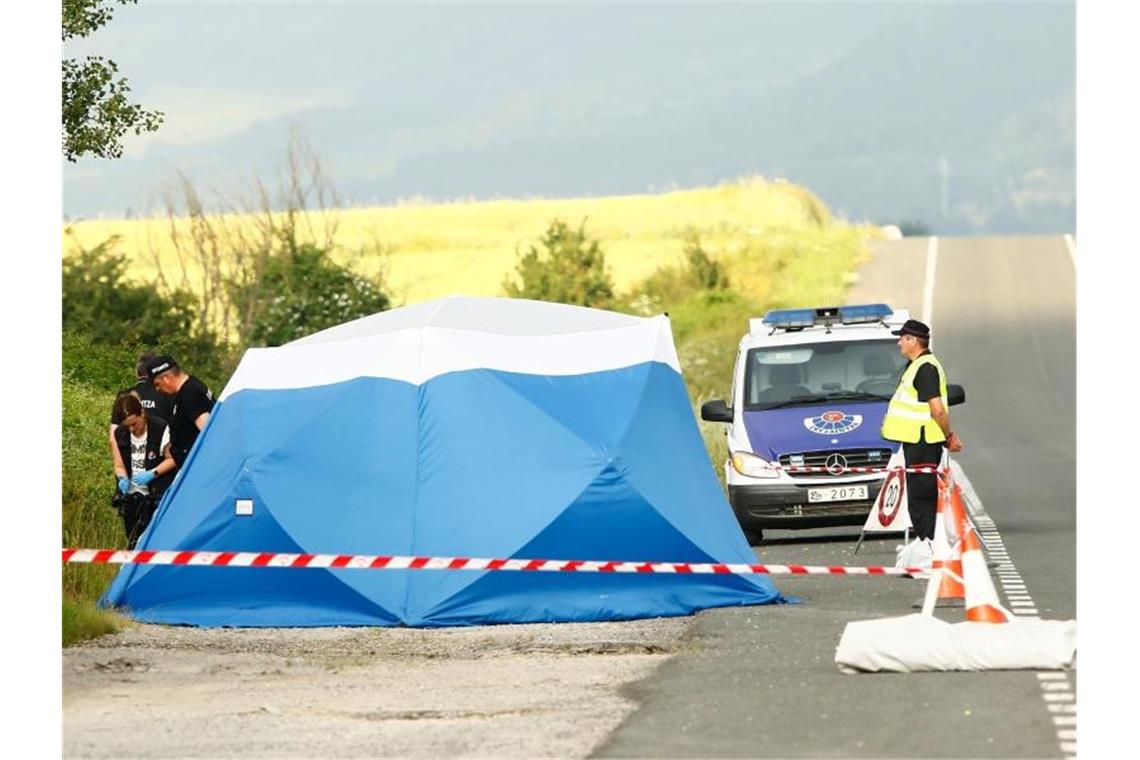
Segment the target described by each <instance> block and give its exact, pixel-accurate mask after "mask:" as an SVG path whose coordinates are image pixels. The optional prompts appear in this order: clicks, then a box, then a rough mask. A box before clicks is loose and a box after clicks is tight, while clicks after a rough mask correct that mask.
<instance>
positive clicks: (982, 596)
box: [962, 522, 1013, 623]
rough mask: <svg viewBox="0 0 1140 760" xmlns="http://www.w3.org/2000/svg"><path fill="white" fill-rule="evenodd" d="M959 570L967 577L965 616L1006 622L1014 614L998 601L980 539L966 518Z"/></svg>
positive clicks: (984, 621)
mask: <svg viewBox="0 0 1140 760" xmlns="http://www.w3.org/2000/svg"><path fill="white" fill-rule="evenodd" d="M962 571H963V576H964V578H965V581H966V620H970V621H973V622H975V623H1008V622H1009V621H1010V620H1011V619H1012V617H1013V616H1012V615H1011V614H1010V613H1009V610H1007V609H1005V608H1004V607H1002V606H1001V602H999V601H998V595H997V589H995V588H994V582H993V579H991V578H990V571H989V569H988V568H987V567H986V556H985V554H984V553H983V552H982V541H981V539H979V538H978V534H977V532H976V531H975V530H974V526H973V525H970V524H969V523H968V522H967V524H966V528H965V531H964V535H963V536H962Z"/></svg>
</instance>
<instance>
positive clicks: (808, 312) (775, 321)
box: [751, 303, 894, 333]
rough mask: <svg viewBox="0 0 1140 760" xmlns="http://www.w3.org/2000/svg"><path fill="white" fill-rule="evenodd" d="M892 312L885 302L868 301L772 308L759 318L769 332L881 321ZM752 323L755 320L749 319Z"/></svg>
mask: <svg viewBox="0 0 1140 760" xmlns="http://www.w3.org/2000/svg"><path fill="white" fill-rule="evenodd" d="M892 314H894V310H893V309H891V307H890V306H888V305H887V304H885V303H868V304H860V305H855V306H823V307H820V308H816V309H772V310H771V311H769V312H768V313H767V314H765V315H764V319H762V320H760V322H761V324H763V325H766V326H768V327H769V328H770V329H771V332H772V333H774V332H776V331H777V330H802V329H804V328H805V327H815V326H817V325H819V326H823V327H827V328H829V329H830V327H831V326H832V325H834V324H844V325H859V324H870V323H873V322H882V321H884V320H886V319H887V318H888V317H890V316H891V315H892ZM751 321H752V322H753V323H755V322H756V320H751Z"/></svg>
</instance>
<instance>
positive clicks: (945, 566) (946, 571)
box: [922, 475, 966, 615]
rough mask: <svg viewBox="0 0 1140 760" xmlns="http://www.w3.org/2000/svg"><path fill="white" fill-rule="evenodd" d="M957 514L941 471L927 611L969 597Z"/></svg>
mask: <svg viewBox="0 0 1140 760" xmlns="http://www.w3.org/2000/svg"><path fill="white" fill-rule="evenodd" d="M956 518H957V515H955V514H954V513H953V510H952V507H951V499H950V489H949V487H948V485H947V483H946V481H945V480H944V479H943V477H942V476H941V475H939V476H938V508H937V512H936V513H935V516H934V547H933V548H934V558H933V560H932V562H931V565H930V581H929V582H928V584H927V587H926V597H925V599H924V600H923V604H922V612H923V614H924V615H930V614H931V613H932V612H933V609H934V608H935V607H961V606H962V605H963V604H964V600H965V598H966V588H965V586H964V585H963V576H962V559H961V557H962V555H961V552H960V547H961V543H960V536H961V531H960V530H959V529H958V521H957V519H956Z"/></svg>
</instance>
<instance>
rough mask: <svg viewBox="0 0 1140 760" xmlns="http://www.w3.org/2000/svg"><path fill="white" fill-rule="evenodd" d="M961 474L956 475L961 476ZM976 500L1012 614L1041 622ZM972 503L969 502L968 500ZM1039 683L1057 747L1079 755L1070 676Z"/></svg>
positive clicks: (1050, 674)
mask: <svg viewBox="0 0 1140 760" xmlns="http://www.w3.org/2000/svg"><path fill="white" fill-rule="evenodd" d="M957 474H958V473H956V475H957ZM971 500H974V501H976V503H977V507H978V514H977V515H975V516H974V523H975V527H976V528H977V530H978V532H979V533H980V534H982V536H983V537H984V538H983V543H984V544H985V550H986V555H987V557H989V558H993V557H1001V558H1002V561H1001V564H1000V566H999V569H998V570H997V571H996V575H997V578H998V581H999V583H1001V587H1002V593H1003V594H1004V595H1005V599H1006V603H1007V604H1008V605H1009V611H1010V612H1012V613H1013V614H1014V615H1015V616H1016V617H1017V618H1018V619H1020V620H1040V617H1039V615H1038V611H1037V605H1036V603H1035V602H1034V601H1033V597H1031V596H1030V595H1029V590H1028V589H1027V588H1026V586H1025V582H1024V580H1023V579H1022V577H1021V575H1020V574H1019V573H1018V572H1017V568H1016V567H1014V565H1013V560H1011V559H1010V558H1009V552H1008V551H1007V550H1006V548H1005V542H1004V541H1002V538H1001V534H1000V533H998V529H997V526H996V525H995V524H994V521H993V518H991V517H989V516H988V515H987V514H986V513H985V507H984V506H983V505H982V503H981V499H978V497H977V494H976V493H974V494H973V495H972V499H971ZM967 503H969V500H968V501H967ZM1037 683H1038V685H1039V686H1040V688H1041V699H1042V700H1043V701H1044V703H1045V707H1046V709H1047V710H1048V711H1049V712H1050V713H1052V715H1051V716H1050V717H1051V718H1052V722H1053V730H1054V731H1055V733H1056V737H1057V747H1058V749H1060V751H1061V753H1062V754H1063V755H1065V756H1070V755H1075V754H1076V752H1077V741H1076V740H1077V731H1076V725H1077V704H1076V703H1077V696H1076V695H1075V694H1074V693H1073V691H1072V686H1071V685H1070V682H1069V676H1068V674H1067V673H1065V672H1058V671H1042V672H1039V673H1037Z"/></svg>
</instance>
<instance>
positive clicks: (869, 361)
mask: <svg viewBox="0 0 1140 760" xmlns="http://www.w3.org/2000/svg"><path fill="white" fill-rule="evenodd" d="M905 366H906V359H904V358H903V357H902V356H900V355H899V349H898V344H897V343H896V342H895V341H893V340H876V341H866V340H864V341H852V342H842V341H841V342H835V343H813V344H808V345H802V346H787V347H769V348H754V349H752V350H751V351H749V352H748V358H747V364H746V365H745V370H744V408H745V409H746V410H759V409H775V408H777V407H786V406H800V405H806V404H818V403H821V402H825V401H859V400H867V401H878V400H884V401H885V400H887V399H889V398H890V397H891V395H892V394H893V393H894V392H895V387H896V386H897V385H898V382H899V378H900V377H901V376H902V371H903V368H904V367H905Z"/></svg>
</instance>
